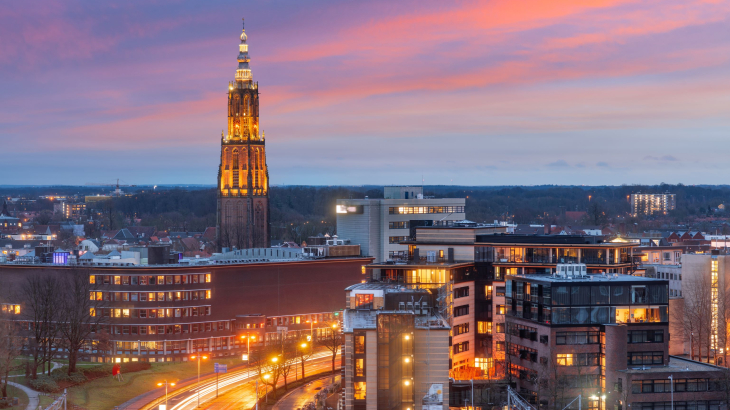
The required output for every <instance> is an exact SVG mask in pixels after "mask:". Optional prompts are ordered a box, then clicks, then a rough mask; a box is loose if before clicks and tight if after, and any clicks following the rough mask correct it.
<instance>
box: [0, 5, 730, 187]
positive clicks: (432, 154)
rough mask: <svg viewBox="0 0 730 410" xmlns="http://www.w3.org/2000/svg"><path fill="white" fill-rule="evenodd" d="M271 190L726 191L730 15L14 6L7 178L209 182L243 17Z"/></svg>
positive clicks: (3, 178) (3, 171) (712, 9)
mask: <svg viewBox="0 0 730 410" xmlns="http://www.w3.org/2000/svg"><path fill="white" fill-rule="evenodd" d="M244 17H245V20H246V25H245V27H246V33H247V35H248V44H249V55H250V57H251V68H252V73H253V77H254V80H255V81H258V83H259V92H260V101H261V106H260V115H261V117H260V127H261V129H262V130H263V131H264V132H265V133H266V144H267V145H266V146H267V162H268V166H269V175H270V181H271V184H277V185H280V184H285V185H360V184H421V183H425V184H427V185H437V184H453V185H540V184H567V185H580V184H585V185H603V184H609V185H620V184H657V183H661V182H665V183H684V184H701V183H702V184H726V183H728V179H727V177H726V176H727V175H728V174H730V161H728V160H727V158H728V154H729V153H730V2H728V1H726V0H724V1H723V0H720V1H712V0H708V1H701V0H661V1H658V0H646V1H621V0H551V1H545V0H490V1H453V0H452V1H443V0H438V1H432V0H417V1H410V0H399V1H392V0H384V1H379V0H378V1H362V0H307V1H301V0H292V1H283V0H267V1H258V0H246V1H205V2H203V1H165V0H154V1H149V0H146V1H104V2H94V1H71V0H69V1H55V0H48V1H43V2H36V1H13V2H0V145H1V146H2V149H1V152H2V154H1V155H0V158H1V160H0V185H4V184H35V185H46V184H63V185H84V184H87V183H111V182H114V181H115V180H116V178H120V179H121V180H122V182H125V183H127V184H185V183H188V184H211V185H213V184H215V183H216V182H215V181H216V175H217V172H218V170H217V167H218V163H219V156H220V134H221V131H222V130H223V128H225V126H226V104H227V87H228V82H229V81H231V80H233V78H234V74H235V69H236V66H237V63H236V56H237V53H238V43H239V42H240V41H239V36H240V33H241V18H244Z"/></svg>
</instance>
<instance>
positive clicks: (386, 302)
mask: <svg viewBox="0 0 730 410" xmlns="http://www.w3.org/2000/svg"><path fill="white" fill-rule="evenodd" d="M437 296H438V294H437V292H436V291H435V290H433V289H422V288H412V287H403V286H402V285H400V284H393V283H383V282H369V283H363V284H357V285H353V286H350V287H348V288H347V289H346V306H347V308H346V309H345V311H344V312H343V322H342V323H343V326H342V331H343V334H344V346H343V351H342V359H343V363H344V365H343V368H344V383H343V388H344V408H345V409H346V410H376V409H398V410H422V409H423V410H445V409H447V408H448V406H449V390H448V386H449V355H448V350H449V325H448V323H447V321H446V320H445V319H444V318H443V317H442V316H441V315H440V313H439V310H440V309H439V307H438V303H437Z"/></svg>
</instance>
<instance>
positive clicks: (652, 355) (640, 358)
mask: <svg viewBox="0 0 730 410" xmlns="http://www.w3.org/2000/svg"><path fill="white" fill-rule="evenodd" d="M627 364H628V365H635V364H643V365H646V364H664V353H663V352H629V353H628V354H627Z"/></svg>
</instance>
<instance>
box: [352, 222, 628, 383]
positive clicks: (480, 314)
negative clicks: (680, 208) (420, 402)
mask: <svg viewBox="0 0 730 410" xmlns="http://www.w3.org/2000/svg"><path fill="white" fill-rule="evenodd" d="M457 225H458V224H457ZM491 229H493V228H490V227H489V226H488V227H478V226H477V227H466V226H464V227H462V226H453V227H442V228H438V227H421V228H418V229H417V232H416V236H415V240H413V241H408V242H406V245H407V246H408V252H409V253H408V258H409V259H408V260H403V261H398V262H391V263H387V262H386V263H373V264H370V265H368V266H366V270H367V271H368V275H367V276H368V277H369V278H372V279H374V280H381V281H391V282H395V283H403V284H407V285H413V286H416V285H417V286H421V287H426V288H441V287H444V289H445V290H444V292H445V296H444V297H445V298H446V300H448V303H449V304H450V309H449V312H448V314H445V315H444V316H445V317H446V318H447V319H448V320H449V324H450V325H451V327H452V343H453V345H452V351H451V361H452V363H451V377H453V378H454V379H456V380H470V379H473V378H477V379H498V378H500V377H501V375H502V374H503V373H504V370H505V367H504V361H505V353H504V349H503V345H504V342H505V315H504V313H505V310H506V301H505V282H504V278H505V276H506V275H510V274H512V275H516V274H523V275H532V274H537V275H539V274H545V273H549V272H552V271H554V270H555V268H556V266H558V264H563V263H583V264H585V265H586V271H587V272H588V273H592V274H601V273H604V272H605V273H607V274H609V273H610V274H615V273H620V274H626V273H631V272H633V271H634V269H635V267H636V265H635V264H634V262H633V255H632V254H633V248H634V247H636V245H635V244H631V243H623V242H606V241H604V239H603V237H595V236H575V235H514V234H513V235H508V234H501V233H497V234H495V233H494V231H490V230H491Z"/></svg>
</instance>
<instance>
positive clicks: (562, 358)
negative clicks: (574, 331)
mask: <svg viewBox="0 0 730 410" xmlns="http://www.w3.org/2000/svg"><path fill="white" fill-rule="evenodd" d="M600 362H601V354H600V353H558V356H557V363H558V366H598V365H599V364H600Z"/></svg>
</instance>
